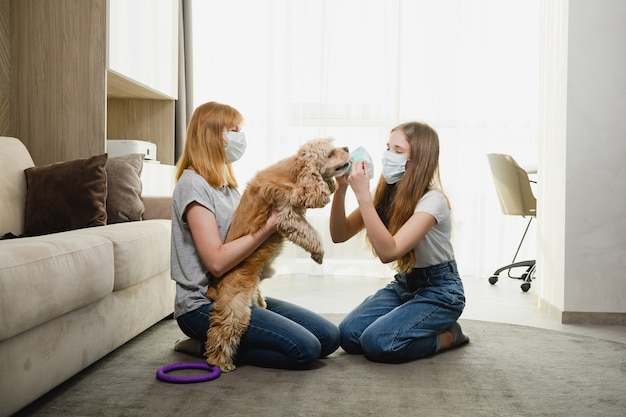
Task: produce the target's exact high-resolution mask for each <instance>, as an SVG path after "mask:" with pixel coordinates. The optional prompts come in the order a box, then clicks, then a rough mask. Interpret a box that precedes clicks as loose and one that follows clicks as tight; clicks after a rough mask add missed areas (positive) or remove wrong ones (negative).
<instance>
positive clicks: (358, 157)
mask: <svg viewBox="0 0 626 417" xmlns="http://www.w3.org/2000/svg"><path fill="white" fill-rule="evenodd" d="M350 157H351V158H352V161H353V162H354V163H356V162H359V161H365V162H366V163H367V170H368V171H369V174H370V179H372V178H374V163H373V162H372V158H371V157H370V154H369V153H368V152H367V151H366V150H365V148H363V147H361V146H359V147H358V148H356V149H355V150H353V151H352V153H351V154H350ZM350 172H352V166H350Z"/></svg>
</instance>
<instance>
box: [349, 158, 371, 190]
mask: <svg viewBox="0 0 626 417" xmlns="http://www.w3.org/2000/svg"><path fill="white" fill-rule="evenodd" d="M347 180H348V184H350V186H351V187H352V189H353V190H354V193H355V194H356V195H357V198H358V196H359V195H362V193H367V194H368V195H369V193H370V191H369V186H370V173H369V171H368V169H367V162H365V161H359V162H357V163H355V164H354V165H353V166H352V172H351V173H350V175H349V176H348V178H347Z"/></svg>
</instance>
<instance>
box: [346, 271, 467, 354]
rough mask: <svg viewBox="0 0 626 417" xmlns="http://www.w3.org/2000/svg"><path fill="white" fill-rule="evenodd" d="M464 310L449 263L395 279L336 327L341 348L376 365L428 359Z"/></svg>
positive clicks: (460, 289)
mask: <svg viewBox="0 0 626 417" xmlns="http://www.w3.org/2000/svg"><path fill="white" fill-rule="evenodd" d="M464 307H465V295H464V291H463V283H462V282H461V278H460V276H459V273H458V271H457V268H456V262H455V261H454V260H452V261H450V262H446V263H443V264H440V265H435V266H431V267H428V268H416V269H414V270H413V271H412V272H411V273H409V274H397V275H396V276H395V279H394V281H392V282H391V283H389V284H388V285H387V286H386V287H385V288H382V289H380V290H378V291H377V292H376V293H375V294H374V295H371V296H369V297H368V298H366V299H365V300H364V301H363V302H362V303H361V304H360V305H359V306H357V307H356V308H355V309H354V310H352V311H351V312H350V313H349V314H348V315H347V316H346V317H345V318H344V319H343V321H342V322H341V323H340V324H339V330H340V332H341V347H342V348H343V349H344V350H345V351H346V352H348V353H361V354H365V356H366V357H367V358H368V359H370V360H372V361H376V362H389V363H394V362H396V363H397V362H406V361H410V360H413V359H417V358H421V357H424V356H428V355H431V354H433V353H436V352H438V351H439V349H440V345H439V334H440V333H441V332H443V331H445V330H446V329H448V328H450V326H452V325H453V324H454V323H455V322H456V321H457V320H458V318H459V317H460V316H461V313H462V312H463V308H464Z"/></svg>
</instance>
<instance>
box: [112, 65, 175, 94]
mask: <svg viewBox="0 0 626 417" xmlns="http://www.w3.org/2000/svg"><path fill="white" fill-rule="evenodd" d="M107 97H109V98H139V99H150V100H174V98H173V97H170V96H168V95H165V94H163V93H161V92H159V91H156V90H154V89H152V88H150V87H148V86H145V85H143V84H141V83H139V82H137V81H134V80H131V79H130V78H128V77H125V76H124V75H122V74H120V73H118V72H115V71H113V70H111V69H109V70H107Z"/></svg>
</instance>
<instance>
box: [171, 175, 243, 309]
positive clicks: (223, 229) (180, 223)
mask: <svg viewBox="0 0 626 417" xmlns="http://www.w3.org/2000/svg"><path fill="white" fill-rule="evenodd" d="M240 199H241V195H240V194H239V191H237V190H236V189H234V188H230V187H219V188H214V187H211V186H210V185H209V184H208V183H207V182H206V180H205V179H204V178H203V177H201V176H200V175H198V174H197V173H196V172H195V171H192V170H185V171H184V172H183V175H181V177H180V178H179V179H178V182H177V183H176V188H174V195H173V197H172V248H171V250H172V252H171V274H172V279H173V280H174V281H176V303H175V305H174V318H177V317H178V316H180V315H182V314H185V313H188V312H189V311H193V310H195V309H197V308H198V307H200V306H201V305H203V304H207V303H208V302H209V300H208V299H207V298H206V291H207V288H208V285H209V276H210V273H209V272H208V271H207V269H206V267H205V266H204V264H203V263H202V260H201V259H200V255H199V254H198V251H197V250H196V246H195V245H194V242H193V237H192V236H191V231H190V230H189V224H188V223H187V213H186V211H187V207H188V206H189V204H191V203H193V202H194V201H195V202H196V203H198V204H201V205H203V206H204V207H206V208H207V209H209V210H210V211H211V212H212V213H213V214H214V215H215V220H216V221H217V227H218V228H219V231H220V238H221V239H222V242H223V241H224V239H226V233H227V232H228V228H229V227H230V223H231V221H232V219H233V213H234V212H235V208H236V207H237V205H238V204H239V200H240Z"/></svg>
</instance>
